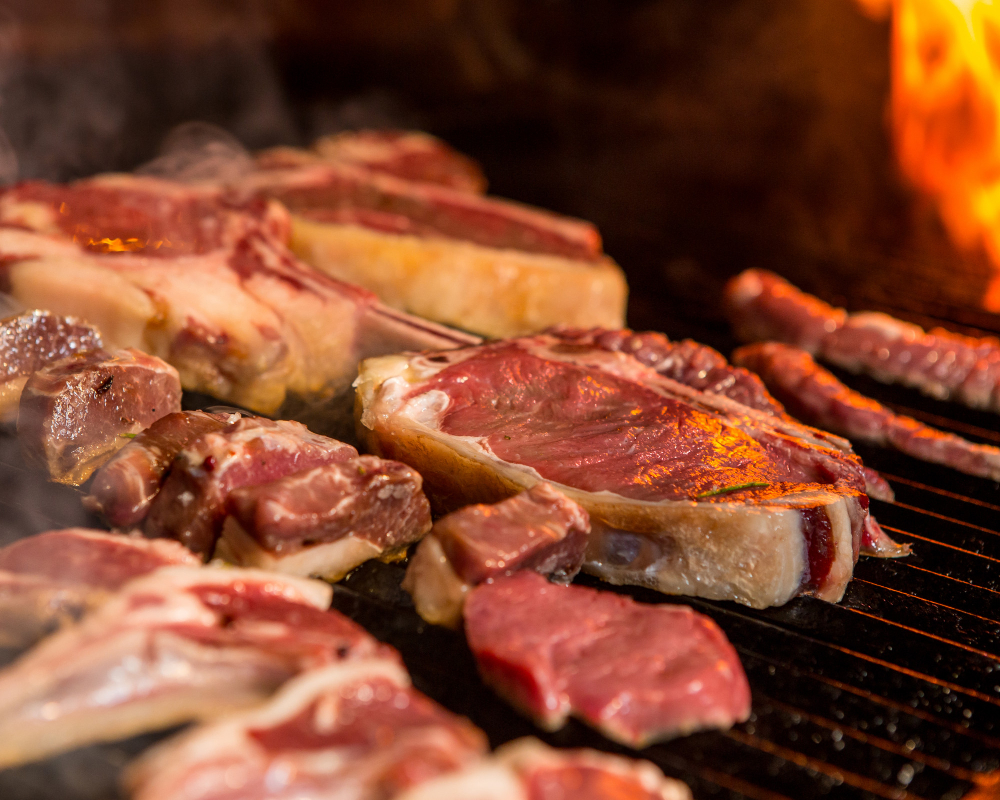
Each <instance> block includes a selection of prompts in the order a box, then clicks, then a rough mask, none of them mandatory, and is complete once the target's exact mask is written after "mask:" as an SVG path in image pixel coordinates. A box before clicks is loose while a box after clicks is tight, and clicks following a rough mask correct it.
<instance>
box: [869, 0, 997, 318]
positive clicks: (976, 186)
mask: <svg viewBox="0 0 1000 800" xmlns="http://www.w3.org/2000/svg"><path fill="white" fill-rule="evenodd" d="M865 5H868V6H869V7H870V6H871V5H872V0H866V2H865ZM892 6H893V23H892V30H893V34H892V36H893V41H892V50H893V75H892V105H891V111H892V123H893V133H894V137H895V144H896V152H897V154H898V157H899V161H900V164H901V166H902V169H903V171H904V172H905V174H906V176H907V177H908V178H909V179H910V180H911V181H912V182H913V183H914V184H915V185H916V186H917V187H919V188H920V189H922V190H923V191H925V192H927V193H928V194H930V195H931V196H932V197H934V198H935V200H936V201H937V205H938V208H939V210H940V213H941V218H942V220H943V222H944V224H945V226H946V227H947V229H948V232H949V233H950V234H951V236H952V239H953V240H954V241H955V242H956V244H958V245H959V246H961V247H965V248H973V247H977V246H982V247H983V248H984V249H985V250H986V252H987V254H988V255H989V257H990V258H991V259H992V261H993V263H994V264H995V265H996V266H997V270H998V272H997V274H996V275H995V277H994V278H993V281H992V284H991V285H990V287H989V288H988V290H987V294H986V297H985V298H984V306H985V307H986V308H987V309H989V310H990V311H1000V6H996V5H994V4H993V2H992V0H894V2H893V3H892Z"/></svg>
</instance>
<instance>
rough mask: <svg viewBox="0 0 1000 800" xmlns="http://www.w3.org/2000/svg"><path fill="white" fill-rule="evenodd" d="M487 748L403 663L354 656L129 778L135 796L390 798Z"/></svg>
mask: <svg viewBox="0 0 1000 800" xmlns="http://www.w3.org/2000/svg"><path fill="white" fill-rule="evenodd" d="M486 749H487V744H486V737H485V736H484V735H483V734H482V732H480V731H479V730H478V729H477V728H475V727H474V726H473V725H471V724H470V723H469V722H467V721H466V720H464V719H462V718H460V717H456V716H455V715H453V714H451V713H449V712H448V711H446V710H445V709H443V708H441V707H440V706H438V705H437V704H436V703H434V702H433V701H431V700H429V699H428V698H427V697H425V696H424V695H422V694H420V692H417V691H416V690H414V689H413V688H411V686H410V680H409V676H408V675H407V674H406V671H405V670H404V669H402V667H401V666H400V665H399V664H398V663H395V662H392V661H385V660H380V661H354V662H348V663H345V664H339V665H336V666H332V667H325V668H323V669H318V670H313V671H311V672H308V673H305V674H303V675H301V676H300V677H298V678H295V679H293V680H292V681H289V682H288V683H287V684H285V686H284V687H282V689H281V690H280V691H279V692H278V693H277V694H276V695H275V696H274V697H273V698H272V699H271V700H270V701H269V702H267V703H266V704H264V705H262V706H260V707H259V708H256V709H254V710H252V711H249V712H247V713H244V714H240V715H237V716H233V717H229V718H228V719H225V720H221V721H218V722H214V723H210V724H206V725H203V726H200V727H197V728H195V729H193V730H191V731H189V732H187V733H184V734H182V735H180V736H178V737H176V738H175V739H171V740H169V741H167V742H165V743H163V744H161V745H159V746H158V747H156V748H155V749H153V750H152V751H150V752H149V753H147V754H145V755H143V756H142V757H141V758H140V759H139V761H138V762H137V763H136V764H135V765H133V766H132V768H131V769H130V770H129V775H128V783H129V784H130V786H131V789H132V792H131V797H132V798H133V800H235V799H236V798H237V797H238V798H240V799H241V800H265V799H266V798H292V797H294V798H297V799H300V800H323V798H337V799H338V800H388V799H389V798H394V797H396V796H397V795H398V794H400V793H401V792H404V791H406V790H407V789H409V788H411V787H413V786H415V785H418V784H420V783H423V782H424V781H428V780H432V779H434V778H436V777H437V776H439V775H442V774H446V773H449V772H452V771H455V770H458V769H461V768H463V767H466V766H469V765H470V764H472V763H475V762H477V761H478V760H479V759H480V758H481V757H482V755H483V754H484V752H485V751H486Z"/></svg>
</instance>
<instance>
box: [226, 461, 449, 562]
mask: <svg viewBox="0 0 1000 800" xmlns="http://www.w3.org/2000/svg"><path fill="white" fill-rule="evenodd" d="M422 485H423V480H422V479H421V477H420V475H419V474H418V473H417V472H416V471H415V470H413V469H411V468H410V467H408V466H406V465H405V464H400V463H399V462H398V461H386V460H385V459H381V458H377V457H375V456H359V457H357V458H351V459H348V460H346V461H341V462H339V463H334V464H326V465H324V466H320V467H314V468H313V469H310V470H305V471H302V472H296V473H294V474H291V475H287V476H286V477H284V478H279V479H278V480H275V481H271V482H270V483H264V484H258V485H253V486H246V487H243V488H240V489H235V490H233V491H232V492H230V493H229V497H228V500H227V503H226V505H227V509H228V511H229V517H228V518H227V519H226V521H225V523H224V524H223V528H222V537H221V539H220V540H219V545H218V547H217V548H216V556H221V557H222V558H224V559H226V560H228V561H232V562H234V563H236V564H241V565H243V566H247V567H260V568H262V569H271V570H275V571H277V572H287V573H291V574H293V575H314V576H317V577H322V578H326V579H327V580H340V579H341V578H342V577H344V575H346V574H347V573H348V572H350V571H351V570H352V569H354V568H355V567H356V566H358V565H359V564H362V563H363V562H365V561H368V560H369V559H372V558H378V557H379V556H383V557H393V556H395V555H396V554H399V553H400V552H401V550H404V549H405V548H406V546H407V545H409V544H410V543H411V542H415V541H417V540H418V539H420V537H422V536H423V535H424V534H425V533H427V531H428V530H430V527H431V512H430V504H429V503H428V502H427V498H426V497H424V493H423V491H422V490H421V487H422Z"/></svg>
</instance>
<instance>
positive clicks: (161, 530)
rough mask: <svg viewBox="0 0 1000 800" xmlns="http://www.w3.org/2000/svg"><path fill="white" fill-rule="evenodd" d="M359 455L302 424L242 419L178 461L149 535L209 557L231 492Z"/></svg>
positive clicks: (148, 525)
mask: <svg viewBox="0 0 1000 800" xmlns="http://www.w3.org/2000/svg"><path fill="white" fill-rule="evenodd" d="M357 455H358V451H357V450H355V449H354V448H353V447H351V446H350V445H348V444H344V443H343V442H338V441H337V440H336V439H330V438H328V437H326V436H319V435H317V434H315V433H311V432H310V431H309V430H308V429H307V428H306V427H305V426H304V425H302V424H300V423H298V422H289V421H284V420H282V421H277V422H275V421H273V420H269V419H261V418H257V417H246V418H242V419H238V420H236V421H235V422H233V423H232V424H231V425H229V426H227V427H226V428H224V429H223V430H221V431H218V432H209V433H206V434H203V435H202V436H200V437H199V438H198V439H196V440H195V441H194V442H193V443H192V444H190V445H189V446H188V447H186V448H185V449H183V450H182V451H181V452H180V454H179V455H178V456H177V457H176V458H175V459H174V462H173V465H172V467H171V469H170V473H169V475H167V478H166V480H165V481H164V482H163V486H162V488H161V489H160V492H159V493H158V494H157V495H156V497H155V498H154V499H153V502H152V503H151V504H150V508H149V514H148V516H147V517H146V522H145V531H146V533H147V535H149V536H153V537H160V536H162V537H167V538H172V539H177V540H179V541H180V542H181V543H182V544H183V545H185V546H186V547H188V548H189V549H190V550H191V551H193V552H194V553H197V554H198V555H201V556H204V557H206V558H208V557H209V556H211V555H212V552H213V551H214V549H215V542H216V539H217V538H218V536H219V534H220V533H221V531H222V524H223V521H224V519H225V516H226V501H227V498H228V496H229V493H230V492H231V491H232V490H233V489H238V488H240V487H243V486H255V485H259V484H262V483H270V482H271V481H273V480H276V479H277V478H281V477H284V476H285V475H291V474H294V473H296V472H301V471H303V470H307V469H311V468H313V467H316V466H320V465H323V464H336V463H338V462H341V461H347V460H349V459H353V458H356V457H357Z"/></svg>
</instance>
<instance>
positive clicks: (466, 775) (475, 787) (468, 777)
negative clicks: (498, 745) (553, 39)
mask: <svg viewBox="0 0 1000 800" xmlns="http://www.w3.org/2000/svg"><path fill="white" fill-rule="evenodd" d="M395 800H528V793H527V791H526V790H525V788H524V786H523V785H522V784H521V781H520V780H519V779H518V777H517V776H516V775H515V774H514V772H513V771H512V770H511V769H509V768H508V767H505V766H503V765H502V764H497V763H495V762H492V761H491V760H489V759H484V760H483V761H482V762H480V763H479V764H478V765H476V766H474V767H470V768H469V769H465V770H462V771H461V772H457V773H452V774H449V775H444V776H442V777H440V778H435V779H434V780H430V781H427V782H426V783H422V784H420V785H419V786H416V787H414V788H412V789H410V790H409V791H406V792H403V793H402V794H400V795H397V796H396V798H395Z"/></svg>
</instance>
